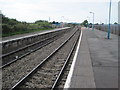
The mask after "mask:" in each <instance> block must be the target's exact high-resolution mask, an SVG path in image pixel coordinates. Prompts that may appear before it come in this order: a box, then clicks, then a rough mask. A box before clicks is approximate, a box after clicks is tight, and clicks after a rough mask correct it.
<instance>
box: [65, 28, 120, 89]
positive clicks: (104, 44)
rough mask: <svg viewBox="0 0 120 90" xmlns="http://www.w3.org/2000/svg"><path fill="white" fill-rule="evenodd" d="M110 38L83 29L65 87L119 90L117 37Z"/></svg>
mask: <svg viewBox="0 0 120 90" xmlns="http://www.w3.org/2000/svg"><path fill="white" fill-rule="evenodd" d="M110 37H111V39H109V40H108V39H107V32H103V31H100V30H94V31H92V30H91V29H87V28H82V37H81V38H80V39H81V40H79V44H78V47H77V49H78V50H76V53H75V56H74V59H73V63H72V66H71V69H70V72H69V75H68V77H67V80H66V83H65V86H64V88H106V89H105V90H109V89H110V90H114V89H111V88H116V89H118V36H117V35H114V34H111V35H110ZM107 88H109V89H107ZM116 89H115V90H116ZM83 90H84V89H83ZM88 90H89V89H88ZM90 90H91V89H90ZM101 90H102V89H101Z"/></svg>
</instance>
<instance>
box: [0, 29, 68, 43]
mask: <svg viewBox="0 0 120 90" xmlns="http://www.w3.org/2000/svg"><path fill="white" fill-rule="evenodd" d="M68 28H70V27H65V28H58V29H54V30H50V31H45V32H41V33H38V34H33V35H28V36H23V37H19V38H14V39H9V40H4V41H1V42H0V43H5V42H10V41H14V40H19V39H23V38H28V37H32V36H37V35H41V34H45V33H50V32H54V31H59V30H63V29H68Z"/></svg>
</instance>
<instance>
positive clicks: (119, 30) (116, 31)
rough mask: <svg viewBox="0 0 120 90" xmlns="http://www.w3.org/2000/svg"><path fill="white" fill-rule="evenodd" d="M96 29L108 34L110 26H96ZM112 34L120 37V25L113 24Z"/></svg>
mask: <svg viewBox="0 0 120 90" xmlns="http://www.w3.org/2000/svg"><path fill="white" fill-rule="evenodd" d="M94 27H95V29H98V30H101V31H106V32H108V25H95V26H94ZM110 28H111V31H110V32H111V33H112V34H116V35H119V36H120V24H111V27H110Z"/></svg>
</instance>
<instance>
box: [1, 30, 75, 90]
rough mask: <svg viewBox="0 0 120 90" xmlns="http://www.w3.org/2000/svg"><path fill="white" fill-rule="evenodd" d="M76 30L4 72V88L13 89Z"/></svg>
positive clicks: (5, 69) (4, 69) (6, 68)
mask: <svg viewBox="0 0 120 90" xmlns="http://www.w3.org/2000/svg"><path fill="white" fill-rule="evenodd" d="M73 32H75V30H71V31H70V32H69V33H66V34H65V35H64V36H63V37H61V38H59V39H58V40H56V41H54V42H52V43H51V44H49V45H47V46H45V47H43V48H42V49H40V50H38V51H36V52H34V53H32V54H30V55H28V56H26V57H25V58H22V59H20V60H18V61H17V62H15V63H13V64H11V65H10V66H8V67H5V68H3V70H2V75H3V76H2V80H3V83H2V87H3V88H11V87H12V86H13V85H14V84H15V83H17V82H18V81H19V80H20V79H21V78H22V77H24V76H25V75H26V74H27V73H28V72H30V71H31V70H32V69H33V68H34V67H35V66H36V65H37V64H39V63H40V62H41V61H42V60H43V59H44V58H45V57H47V56H48V55H49V54H50V53H51V52H52V51H54V49H56V48H57V47H58V46H59V45H60V44H61V43H62V42H64V40H66V39H67V38H68V37H69V36H70V35H71V34H72V33H73Z"/></svg>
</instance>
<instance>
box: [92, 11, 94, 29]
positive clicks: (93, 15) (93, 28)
mask: <svg viewBox="0 0 120 90" xmlns="http://www.w3.org/2000/svg"><path fill="white" fill-rule="evenodd" d="M92 26H93V27H92V30H93V31H94V13H93V25H92Z"/></svg>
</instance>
